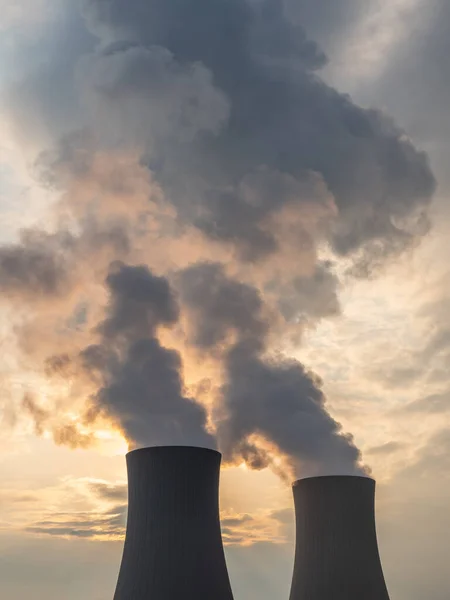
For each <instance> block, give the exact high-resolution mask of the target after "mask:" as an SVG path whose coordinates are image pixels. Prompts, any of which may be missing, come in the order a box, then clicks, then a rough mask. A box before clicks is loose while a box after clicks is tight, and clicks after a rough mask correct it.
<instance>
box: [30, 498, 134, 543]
mask: <svg viewBox="0 0 450 600" xmlns="http://www.w3.org/2000/svg"><path fill="white" fill-rule="evenodd" d="M126 514H127V505H126V504H124V505H120V506H115V507H113V508H112V509H110V510H109V511H107V512H104V513H89V512H86V513H74V514H72V513H55V514H53V515H52V516H51V518H50V519H45V520H43V521H38V522H36V523H32V524H31V525H28V526H27V527H26V529H25V531H27V532H28V533H34V534H39V535H51V536H58V537H75V538H95V539H101V538H105V539H111V538H117V537H123V535H124V533H125V524H126Z"/></svg>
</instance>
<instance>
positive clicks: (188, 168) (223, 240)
mask: <svg viewBox="0 0 450 600" xmlns="http://www.w3.org/2000/svg"><path fill="white" fill-rule="evenodd" d="M341 4H342V5H344V4H346V3H345V2H343V3H341ZM305 6H306V4H305ZM285 8H286V7H285V6H284V5H283V3H282V2H281V0H258V1H257V0H183V1H181V0H84V2H82V14H83V16H84V19H85V25H86V27H87V30H89V32H90V34H88V33H87V30H85V31H84V34H81V33H80V34H79V35H75V34H73V37H74V39H76V40H78V41H79V40H82V39H85V40H86V43H85V45H84V51H81V50H80V51H79V52H78V53H77V52H76V51H75V50H76V48H79V46H78V43H77V44H74V45H73V46H71V49H70V52H71V54H70V57H67V61H66V62H65V63H64V61H62V60H61V57H60V56H55V65H56V66H55V72H54V73H53V75H52V77H54V78H55V80H58V82H59V85H62V83H61V82H63V81H66V80H67V78H68V73H70V76H71V77H70V86H71V89H73V90H74V97H73V98H71V106H72V105H76V106H72V110H71V119H69V121H70V123H71V125H72V129H74V131H72V132H71V133H70V134H68V132H67V131H64V132H63V133H64V136H63V138H62V139H55V140H54V147H53V150H52V151H51V152H48V151H47V152H45V153H43V154H42V155H41V157H40V160H39V167H40V173H41V176H42V177H43V179H44V180H45V183H46V185H50V186H53V188H55V189H57V190H58V192H60V193H61V195H62V199H61V203H60V205H59V207H58V210H59V211H60V212H61V213H63V214H64V215H66V217H67V220H68V222H69V223H68V224H64V227H61V226H60V225H59V221H58V227H57V228H56V229H57V231H56V232H52V233H44V232H35V233H34V236H35V238H33V239H32V240H31V242H32V243H31V242H30V241H29V240H28V238H26V239H24V240H22V241H20V240H19V242H18V244H17V245H16V246H13V247H9V248H3V249H0V283H1V284H2V285H3V287H4V289H5V290H6V291H7V292H8V294H9V295H11V292H14V294H15V296H16V297H17V296H20V297H21V298H22V299H25V300H26V299H29V298H30V297H31V296H32V295H33V294H36V293H40V294H41V295H44V294H45V298H46V303H47V311H46V314H45V329H46V332H47V335H46V338H45V341H43V342H42V343H41V345H40V356H39V352H37V351H36V350H35V348H36V343H35V344H34V350H33V359H34V361H35V363H36V364H37V361H39V360H40V361H41V363H42V364H44V365H46V369H47V370H46V373H47V375H49V376H56V375H57V376H60V375H61V373H63V374H64V372H65V371H64V369H65V368H67V364H68V365H71V367H70V368H71V369H72V371H71V373H72V376H71V381H72V383H73V382H75V383H73V386H74V389H73V390H72V391H71V392H70V394H69V397H68V401H69V404H70V402H71V401H72V400H73V398H74V397H75V396H76V397H77V398H79V397H83V398H85V399H86V405H87V412H84V413H82V417H81V418H82V420H83V423H84V425H85V426H86V427H89V426H92V427H93V426H94V425H93V424H94V423H95V421H96V419H97V418H100V417H101V418H104V417H107V418H110V419H112V420H113V421H114V423H115V424H116V425H117V426H118V427H119V428H120V429H121V431H123V433H124V434H125V435H126V437H127V439H128V440H129V442H130V444H131V445H142V444H155V443H195V444H201V445H209V446H210V445H214V444H216V440H215V439H214V437H213V434H210V433H209V428H210V425H211V427H212V429H213V430H214V432H213V433H215V436H216V438H217V443H218V446H219V448H221V449H222V450H223V451H224V453H225V456H226V458H227V459H228V460H230V461H239V460H241V459H244V460H245V461H247V463H248V464H249V465H251V466H252V467H255V468H261V467H264V466H266V465H268V464H271V465H272V466H273V468H277V467H276V466H275V461H274V457H276V456H277V454H282V455H283V456H284V457H285V458H286V457H287V460H288V462H289V463H290V466H291V467H293V468H294V469H295V471H296V472H297V474H300V475H301V474H305V473H315V474H317V473H320V474H323V473H327V472H333V473H337V472H341V473H342V472H345V473H354V472H360V469H361V467H360V465H359V463H360V456H359V452H358V450H357V449H356V447H355V446H354V444H353V441H352V439H351V437H349V436H345V435H343V434H342V432H341V427H340V425H339V424H338V423H337V422H336V421H334V419H333V418H332V417H331V416H330V415H329V414H328V412H327V410H326V402H325V397H324V395H323V393H322V391H321V383H320V380H319V378H318V377H317V376H316V375H314V374H312V373H310V372H309V371H308V370H307V368H306V367H304V366H303V365H302V364H301V363H299V362H298V361H296V360H293V359H291V358H289V357H288V355H287V347H288V345H289V344H292V342H293V341H294V340H298V336H299V335H301V333H302V331H303V328H304V327H305V326H314V324H315V323H316V322H317V321H318V320H320V319H322V318H327V317H335V316H337V315H339V314H340V305H339V288H340V282H339V279H338V277H337V275H336V269H335V268H334V266H335V265H334V263H335V262H339V260H340V259H341V258H342V257H345V259H346V264H347V266H348V268H347V274H349V275H350V276H358V277H367V276H372V275H373V274H374V273H375V272H376V270H377V268H379V267H381V266H382V265H383V264H385V262H386V261H387V260H388V259H389V258H392V257H394V256H397V255H398V254H399V253H401V252H403V251H405V250H407V249H408V248H409V247H411V246H412V245H413V244H415V243H416V242H418V241H419V240H420V238H421V237H422V236H423V235H424V234H425V233H426V232H427V231H428V227H429V222H428V216H427V209H428V206H429V203H430V201H431V196H432V193H433V190H434V178H433V175H432V173H431V171H430V168H429V166H428V161H427V157H426V156H425V154H424V153H422V152H421V151H419V150H417V149H416V148H415V147H414V145H413V144H412V142H411V141H410V140H409V139H408V138H407V136H406V135H405V133H404V132H403V131H402V130H401V129H399V128H398V127H397V126H396V125H395V124H394V123H393V122H392V121H391V120H390V119H389V118H388V117H386V116H385V115H383V114H382V113H381V112H379V111H376V110H368V109H363V108H361V107H359V106H357V105H355V104H354V102H353V101H352V100H351V99H350V98H349V97H348V96H345V95H343V94H340V93H338V92H337V91H336V90H334V89H332V88H331V87H329V86H328V85H326V84H325V83H324V82H323V81H322V80H321V79H320V77H319V76H318V74H317V72H318V70H319V69H320V68H321V67H323V66H324V65H325V63H326V60H327V59H326V57H325V55H324V53H323V52H322V51H321V49H320V48H319V47H318V45H317V44H316V43H314V42H313V41H311V40H310V39H308V37H307V35H306V33H305V31H304V29H303V28H302V26H301V24H299V23H300V21H301V19H300V21H299V20H298V19H292V18H290V17H288V16H287V14H288V13H286V12H285ZM290 8H292V7H290ZM311 10H312V9H311ZM311 10H310V13H308V14H310V16H311V15H312V16H313V12H314V11H312V12H311ZM298 16H300V17H301V12H300V13H299V12H297V17H298ZM74 22H75V21H74ZM305 22H306V21H305ZM76 23H77V25H76V26H77V27H80V22H79V21H76ZM83 36H84V37H83ZM95 45H96V47H95V48H94V46H95ZM62 63H64V64H65V65H66V67H67V65H70V66H71V69H68V68H66V69H65V70H62V69H61V64H62ZM52 77H50V75H49V76H48V80H52ZM30 85H32V84H30ZM18 90H19V88H16V90H15V93H16V94H17V93H18ZM40 90H41V86H37V87H36V94H35V95H33V94H28V95H27V96H26V97H22V96H21V97H20V110H18V111H15V110H14V103H13V102H11V105H10V114H11V117H12V118H13V117H14V116H16V118H17V119H18V121H20V119H21V117H20V115H21V114H23V111H24V107H27V110H28V111H29V112H30V113H31V114H35V113H36V112H39V111H40V104H41V102H42V94H41V91H42V90H41V91H40ZM8 97H9V99H10V100H11V99H14V90H13V92H11V94H10V95H9V96H8ZM27 103H28V104H27ZM19 126H20V125H18V127H19ZM49 132H50V133H51V134H52V135H54V136H56V138H59V136H60V133H61V128H60V127H55V129H54V130H52V128H51V127H49V131H48V132H47V135H48V134H49ZM47 135H46V136H44V141H45V145H47V143H48V139H47ZM46 149H47V148H46ZM47 150H48V149H47ZM61 232H66V234H63V233H61ZM46 236H47V237H46ZM58 236H59V237H58ZM34 239H37V240H44V241H43V242H39V243H37V242H35V241H33V240H34ZM66 240H68V242H67V241H66ZM50 242H51V243H50ZM67 245H68V246H69V247H68V248H66V246H67ZM325 256H326V258H325ZM330 256H331V259H330ZM117 260H120V261H122V263H120V264H115V261H117ZM205 260H207V261H209V262H205ZM125 263H126V264H125ZM136 264H137V265H144V266H138V267H136V266H132V265H136ZM111 265H112V266H111ZM30 272H33V273H34V275H33V276H32V275H31V274H30ZM37 272H39V273H41V274H40V275H39V276H37V275H36V273H37ZM105 282H106V283H105ZM77 294H78V300H77V301H76V300H75V298H77ZM105 294H106V297H105ZM177 294H178V298H176V295H177ZM69 295H70V298H68V296H69ZM81 302H82V303H84V304H83V306H84V309H83V311H84V312H83V314H84V317H83V319H81V320H80V319H79V318H78V317H77V316H76V315H78V314H79V310H80V303H81ZM50 306H51V307H52V310H51V311H49V309H48V307H50ZM77 311H78V312H77ZM49 312H51V314H49ZM74 315H75V316H74ZM42 319H43V315H42V312H40V309H39V307H37V308H36V307H33V319H30V320H31V322H28V323H27V324H26V326H27V329H26V335H25V334H24V333H23V332H22V336H21V339H22V340H24V339H25V338H26V339H27V340H28V346H29V345H30V344H29V340H37V339H42V336H40V337H39V333H40V332H42V327H43V325H41V328H39V327H38V326H37V325H36V324H37V323H39V322H42ZM40 320H41V321H40ZM74 322H76V324H77V327H73V326H72V327H71V326H70V323H72V324H73V323H74ZM68 323H69V325H68ZM62 324H64V326H62ZM61 332H62V333H61ZM163 340H164V343H163ZM167 340H169V342H167ZM24 350H25V352H27V353H28V355H29V356H30V349H29V347H27V346H26V345H25V346H24ZM61 350H62V352H61ZM64 356H66V357H67V358H66V359H64ZM49 357H50V358H49ZM182 359H183V360H182ZM66 363H67V364H66ZM55 365H56V367H57V368H53V367H54V366H55ZM61 365H62V366H63V367H64V368H62V369H61V368H60V367H61ZM187 365H189V368H187ZM184 367H186V368H184ZM210 369H212V372H213V375H211V370H210ZM208 378H213V379H214V381H213V382H212V385H211V386H210V388H208V389H209V392H207V393H206V396H207V398H203V396H202V397H201V398H200V397H199V398H198V400H199V402H200V400H201V401H202V402H203V400H205V408H204V407H203V406H201V405H200V403H199V402H196V401H194V400H193V399H191V397H190V396H191V395H192V394H191V393H190V392H189V391H188V390H191V389H194V388H195V384H197V383H198V382H199V381H204V380H205V379H208ZM79 382H81V383H79ZM45 414H47V413H45ZM41 417H42V414H41ZM208 418H210V419H211V423H209V421H208ZM207 424H208V425H207ZM41 428H42V427H41Z"/></svg>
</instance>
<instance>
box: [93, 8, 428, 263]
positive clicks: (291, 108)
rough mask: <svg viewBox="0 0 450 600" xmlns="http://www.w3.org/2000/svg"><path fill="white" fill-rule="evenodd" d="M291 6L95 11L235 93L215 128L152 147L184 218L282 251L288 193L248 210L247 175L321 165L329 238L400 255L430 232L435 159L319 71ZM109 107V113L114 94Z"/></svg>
mask: <svg viewBox="0 0 450 600" xmlns="http://www.w3.org/2000/svg"><path fill="white" fill-rule="evenodd" d="M281 6H282V5H281V3H280V2H274V1H269V2H262V3H258V4H257V5H256V4H253V5H252V6H250V5H249V4H248V3H246V2H244V1H243V0H235V1H233V2H227V3H224V2H221V1H219V0H216V1H215V2H208V3H205V2H203V1H202V0H191V1H190V2H188V3H186V2H183V3H180V2H170V3H168V2H161V1H158V0H155V1H153V2H142V1H139V0H134V1H133V2H132V3H131V4H130V3H125V2H123V0H110V1H109V2H98V1H96V0H92V1H89V2H86V13H87V15H88V20H89V22H90V23H91V26H92V27H93V30H94V31H96V32H100V34H101V35H103V37H104V38H105V39H109V40H117V41H122V42H125V41H128V42H130V43H139V44H142V45H144V46H152V45H159V46H162V47H164V48H167V49H168V50H169V51H170V52H171V53H172V55H173V57H174V59H175V60H176V61H178V62H179V63H180V64H195V63H198V62H201V63H203V64H204V65H205V66H206V67H207V68H208V69H209V70H210V72H211V73H212V80H213V82H214V84H215V85H216V86H217V87H218V88H219V89H221V90H222V92H223V94H224V95H225V96H226V97H227V99H228V102H229V106H230V114H229V119H228V121H227V122H226V123H224V124H223V125H222V128H221V130H220V131H218V132H217V133H216V135H212V136H211V135H201V136H199V137H198V138H197V139H196V140H194V141H193V143H189V144H188V145H186V144H179V145H177V146H176V147H173V146H164V145H163V147H161V148H159V149H158V153H159V154H158V156H155V155H154V149H153V148H152V157H151V160H150V161H149V166H151V167H152V165H154V166H155V167H156V165H158V168H157V169H156V172H157V177H158V179H159V181H160V182H161V183H162V185H163V188H164V189H165V190H166V191H167V195H168V198H170V200H171V201H172V202H174V203H175V205H176V206H177V207H178V208H179V210H180V211H182V214H183V218H185V219H190V220H193V221H194V222H195V223H196V224H197V225H198V226H199V227H200V228H201V229H202V230H203V231H204V232H205V233H206V234H207V235H208V236H210V237H212V238H214V239H222V240H225V241H228V242H230V243H233V244H235V243H237V244H239V243H243V241H244V240H246V244H247V245H248V244H249V243H250V244H252V246H251V250H252V251H253V252H252V253H250V252H249V253H248V256H249V257H252V258H254V257H255V255H260V254H261V252H264V251H274V248H275V247H276V245H275V244H274V240H273V238H271V236H270V234H266V237H265V238H264V235H263V233H262V225H263V222H264V219H266V218H267V217H268V216H269V215H270V214H272V213H273V212H274V211H277V210H279V209H280V206H282V205H283V204H284V202H286V197H285V196H284V195H283V194H282V195H281V197H279V196H278V195H274V196H273V197H272V198H271V199H270V200H269V201H268V202H266V203H265V204H264V205H262V206H258V207H256V208H255V207H251V206H250V207H249V206H248V205H247V204H246V201H245V199H244V198H243V197H242V196H241V195H240V194H239V185H240V182H242V181H243V180H244V178H245V177H246V176H248V175H249V174H251V173H253V172H255V170H256V169H258V168H260V167H261V166H264V165H265V166H268V167H269V168H270V169H272V170H274V171H278V172H280V173H282V174H289V175H290V176H292V177H294V178H295V179H298V180H302V179H303V178H304V176H305V172H307V171H315V172H318V173H320V174H321V176H322V177H323V179H324V181H325V183H326V184H327V186H328V187H329V189H330V190H331V192H332V193H333V195H334V197H335V200H336V204H337V207H338V210H339V217H338V221H337V226H336V228H335V230H334V232H333V234H332V237H331V241H332V244H333V247H334V249H335V250H336V252H338V253H340V254H350V253H352V252H355V251H358V250H361V249H363V250H364V251H365V255H364V260H365V262H366V263H367V261H368V260H369V257H370V255H371V254H375V255H376V256H377V258H379V255H380V252H381V253H386V254H391V253H392V252H396V251H400V250H401V249H402V248H404V247H405V246H408V245H409V244H410V243H411V242H412V241H413V240H414V239H415V238H416V236H417V235H419V236H420V235H422V234H423V231H425V230H426V228H425V229H424V228H423V227H422V226H420V227H419V225H420V224H421V223H422V221H423V219H424V211H426V208H427V206H428V204H429V200H430V196H431V194H432V192H433V189H434V180H433V176H432V174H431V172H430V169H429V167H428V163H427V160H426V157H425V155H424V154H423V153H420V152H418V151H417V150H416V149H415V148H414V147H413V145H412V144H411V142H410V141H409V140H408V139H407V138H406V136H405V135H404V133H403V132H402V131H401V130H400V129H399V128H397V127H396V126H395V125H394V124H393V123H392V122H391V121H390V120H389V119H388V118H386V117H384V116H383V115H382V114H381V113H379V112H377V111H374V110H365V109H362V108H359V107H358V106H356V105H355V104H354V103H353V102H352V101H351V100H350V99H349V98H348V97H346V96H343V95H341V94H338V93H337V92H336V91H335V90H333V89H331V88H330V87H328V86H327V85H326V84H325V83H323V82H322V81H321V80H320V79H318V78H317V77H316V76H315V75H313V74H312V73H311V70H312V69H314V68H316V67H317V66H318V64H320V60H318V52H319V51H318V50H316V52H312V45H311V43H308V42H307V41H306V40H305V41H304V43H300V44H299V46H297V45H296V44H293V40H294V39H299V40H301V39H303V38H302V37H300V38H295V36H292V38H290V37H289V36H286V35H285V29H286V28H289V27H293V26H292V24H291V23H290V22H289V21H288V20H287V19H286V18H285V16H284V15H283V11H282V8H281ZM199 15H201V17H199ZM274 15H275V17H276V18H273V16H274ZM180 23H183V27H182V28H181V29H180V26H179V24H180ZM261 32H263V33H261ZM282 38H283V39H285V40H286V45H285V46H283V45H281V46H280V39H282ZM255 40H256V41H255ZM268 56H269V57H270V58H272V59H273V60H272V61H271V60H268ZM142 76H143V78H145V71H144V70H143V71H142ZM103 102H104V104H105V108H107V106H108V103H109V99H108V96H107V95H105V96H104V97H103ZM111 125H112V124H111ZM299 200H300V201H301V199H299ZM299 200H297V202H298V201H299ZM199 213H200V218H198V217H197V215H199ZM261 236H263V239H261ZM252 240H253V241H252ZM380 248H381V250H380ZM247 251H248V248H247Z"/></svg>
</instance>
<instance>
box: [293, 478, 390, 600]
mask: <svg viewBox="0 0 450 600" xmlns="http://www.w3.org/2000/svg"><path fill="white" fill-rule="evenodd" d="M293 491H294V502H295V516H296V548H295V562H294V574H293V579H292V587H291V595H290V600H389V595H388V591H387V588H386V584H385V581H384V577H383V571H382V567H381V562H380V557H379V554H378V544H377V536H376V530H375V481H374V480H373V479H369V478H367V477H350V476H329V477H313V478H310V479H301V480H300V481H296V482H295V483H294V485H293Z"/></svg>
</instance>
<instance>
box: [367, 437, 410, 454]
mask: <svg viewBox="0 0 450 600" xmlns="http://www.w3.org/2000/svg"><path fill="white" fill-rule="evenodd" d="M402 448H403V444H401V443H400V442H394V441H392V442H386V443H385V444H381V446H373V447H372V448H368V449H367V450H366V451H365V453H366V454H368V455H372V456H373V455H378V456H380V455H381V456H389V455H390V454H394V453H395V452H398V451H399V450H402Z"/></svg>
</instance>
